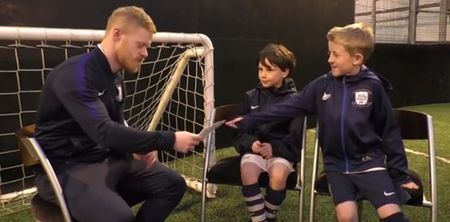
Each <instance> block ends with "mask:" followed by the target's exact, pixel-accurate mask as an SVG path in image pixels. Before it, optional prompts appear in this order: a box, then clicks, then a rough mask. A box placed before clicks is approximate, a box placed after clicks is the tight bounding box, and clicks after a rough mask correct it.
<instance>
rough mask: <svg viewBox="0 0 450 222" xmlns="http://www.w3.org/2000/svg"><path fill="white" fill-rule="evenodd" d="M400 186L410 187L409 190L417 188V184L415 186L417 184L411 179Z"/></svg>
mask: <svg viewBox="0 0 450 222" xmlns="http://www.w3.org/2000/svg"><path fill="white" fill-rule="evenodd" d="M401 186H402V187H403V188H405V189H410V190H417V189H419V186H417V184H416V183H414V182H412V181H411V182H408V183H404V184H402V185H401Z"/></svg>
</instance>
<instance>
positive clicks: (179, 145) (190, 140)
mask: <svg viewBox="0 0 450 222" xmlns="http://www.w3.org/2000/svg"><path fill="white" fill-rule="evenodd" d="M201 141H202V137H201V136H199V135H198V134H194V133H190V132H187V131H180V132H175V145H174V147H173V149H174V150H175V151H177V152H182V153H187V152H189V151H190V150H192V149H194V147H195V146H196V145H198V144H199V143H200V142H201Z"/></svg>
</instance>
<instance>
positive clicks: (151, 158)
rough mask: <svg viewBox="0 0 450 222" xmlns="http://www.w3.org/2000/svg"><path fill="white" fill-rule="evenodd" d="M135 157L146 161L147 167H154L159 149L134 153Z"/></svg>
mask: <svg viewBox="0 0 450 222" xmlns="http://www.w3.org/2000/svg"><path fill="white" fill-rule="evenodd" d="M133 158H134V159H135V160H140V161H145V163H146V164H147V169H150V168H152V166H153V164H154V163H155V162H156V161H158V151H156V150H155V151H152V152H149V153H147V154H137V153H133Z"/></svg>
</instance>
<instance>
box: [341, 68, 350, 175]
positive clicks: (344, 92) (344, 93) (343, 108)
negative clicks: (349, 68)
mask: <svg viewBox="0 0 450 222" xmlns="http://www.w3.org/2000/svg"><path fill="white" fill-rule="evenodd" d="M345 80H346V78H345V76H344V77H343V78H342V104H341V123H340V129H341V147H342V152H343V154H344V161H345V172H346V173H348V172H349V164H348V157H347V151H346V149H345V135H344V129H345V126H344V124H345V121H344V119H345V118H344V115H345V112H346V108H347V103H346V101H347V85H346V84H345Z"/></svg>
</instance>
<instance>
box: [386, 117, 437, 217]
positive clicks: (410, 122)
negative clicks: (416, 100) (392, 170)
mask: <svg viewBox="0 0 450 222" xmlns="http://www.w3.org/2000/svg"><path fill="white" fill-rule="evenodd" d="M394 115H395V117H396V120H397V124H398V126H399V128H400V133H401V135H402V139H404V140H426V141H427V142H428V174H429V175H428V178H429V180H428V184H429V193H430V199H429V200H426V199H425V198H424V200H423V203H422V206H425V207H429V208H431V211H430V218H431V221H436V220H437V202H436V199H437V184H436V183H437V181H436V153H435V147H434V130H433V118H432V117H431V116H430V115H428V114H425V113H421V112H417V111H410V110H402V109H395V110H394Z"/></svg>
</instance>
